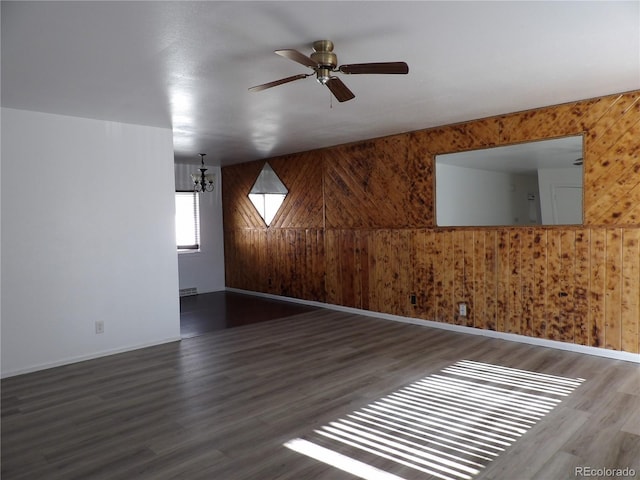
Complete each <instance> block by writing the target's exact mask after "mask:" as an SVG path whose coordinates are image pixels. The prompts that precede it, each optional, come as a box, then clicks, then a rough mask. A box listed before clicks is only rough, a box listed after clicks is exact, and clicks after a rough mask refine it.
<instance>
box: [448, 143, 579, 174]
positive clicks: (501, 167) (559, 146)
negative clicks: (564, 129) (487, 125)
mask: <svg viewBox="0 0 640 480" xmlns="http://www.w3.org/2000/svg"><path fill="white" fill-rule="evenodd" d="M437 159H438V160H437V161H438V163H441V164H444V165H454V166H456V167H466V168H475V169H478V170H488V171H494V172H505V173H514V174H532V173H536V172H537V171H538V170H539V169H548V168H571V167H573V166H575V165H574V164H575V162H576V161H577V160H580V159H582V135H575V136H572V137H564V138H555V139H552V140H541V141H538V142H527V143H519V144H515V145H506V146H503V147H491V148H485V149H481V150H470V151H468V152H457V153H449V154H444V155H438V157H437Z"/></svg>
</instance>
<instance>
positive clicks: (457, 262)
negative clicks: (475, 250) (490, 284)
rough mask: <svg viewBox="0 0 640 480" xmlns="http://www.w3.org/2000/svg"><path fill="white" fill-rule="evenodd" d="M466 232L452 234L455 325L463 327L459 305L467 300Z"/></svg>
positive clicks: (457, 231) (456, 231)
mask: <svg viewBox="0 0 640 480" xmlns="http://www.w3.org/2000/svg"><path fill="white" fill-rule="evenodd" d="M464 233H465V232H464V230H455V231H454V232H453V233H452V243H453V248H452V250H453V254H452V255H453V265H452V267H451V268H452V269H453V296H452V302H451V306H452V313H453V323H454V324H456V325H462V324H464V323H466V322H465V318H464V317H461V316H460V315H459V310H458V303H459V302H462V301H464V300H466V295H465V290H464V283H465V281H464V280H465V274H466V272H465V268H464V267H465V264H464V253H465V252H464V247H465V245H464Z"/></svg>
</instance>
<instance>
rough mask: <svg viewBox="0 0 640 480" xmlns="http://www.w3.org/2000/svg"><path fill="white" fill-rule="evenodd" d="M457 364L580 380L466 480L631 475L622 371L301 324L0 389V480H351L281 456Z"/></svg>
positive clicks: (504, 349) (561, 356) (629, 385)
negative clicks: (586, 468)
mask: <svg viewBox="0 0 640 480" xmlns="http://www.w3.org/2000/svg"><path fill="white" fill-rule="evenodd" d="M248 301H250V297H248ZM461 360H470V361H474V362H481V363H483V364H486V365H487V366H488V367H487V368H494V367H492V366H495V368H497V367H500V368H502V367H507V368H509V369H520V370H522V371H525V373H526V374H528V373H527V372H531V373H530V374H531V375H534V374H544V375H554V376H560V377H563V378H583V379H584V382H582V383H580V385H579V386H578V387H577V388H575V390H574V391H573V392H571V393H570V394H569V395H568V396H567V397H566V398H563V399H562V401H561V403H560V406H559V407H557V408H556V409H555V410H553V411H552V412H551V413H550V414H548V415H547V416H545V417H544V418H542V420H540V421H539V422H538V423H537V424H536V425H535V426H533V427H532V428H531V429H530V430H528V431H527V432H526V433H524V434H523V435H522V437H521V438H519V439H518V440H517V441H515V443H513V444H511V445H510V446H508V447H506V450H505V452H503V453H502V454H501V455H499V456H498V457H497V458H496V459H495V460H493V461H492V462H491V463H489V464H488V466H487V467H486V468H483V469H481V470H480V472H479V473H478V474H477V475H475V476H473V478H474V479H478V480H488V479H492V480H497V479H503V478H532V479H542V478H552V477H549V475H551V474H552V473H553V474H554V475H556V474H557V476H556V477H555V478H573V476H574V475H573V469H574V468H575V467H576V466H578V465H582V464H589V463H588V462H590V461H593V462H597V464H593V466H594V467H596V466H605V467H611V468H612V467H621V468H624V467H634V466H637V467H638V468H637V469H638V471H640V465H637V461H636V459H638V458H640V442H639V441H638V439H639V436H638V414H639V413H640V412H639V411H638V408H637V405H639V404H640V385H639V383H638V380H640V376H639V375H640V370H639V368H640V367H639V366H638V365H636V364H632V363H628V362H622V361H616V360H608V359H603V358H598V357H591V356H587V355H582V354H578V353H571V352H562V351H557V350H552V349H548V348H542V347H536V346H532V345H523V344H518V343H511V342H507V341H503V340H498V339H493V338H488V337H479V336H474V335H465V334H461V333H455V332H450V331H445V330H436V329H430V328H427V327H423V326H419V325H411V324H404V323H399V322H392V321H388V320H383V319H378V318H373V317H365V316H360V315H355V314H350V313H344V312H337V311H329V310H324V309H317V310H314V311H309V312H303V313H299V314H296V315H291V316H287V317H286V318H279V319H274V320H270V321H267V322H262V323H253V324H247V325H244V326H241V327H237V328H231V329H227V330H219V331H215V332H210V333H206V334H205V335H202V336H198V337H193V338H185V339H183V340H182V341H181V342H176V343H171V344H165V345H160V346H156V347H151V348H146V349H141V350H136V351H132V352H126V353H122V354H118V355H112V356H109V357H103V358H99V359H95V360H90V361H86V362H81V363H77V364H73V365H67V366H63V367H58V368H52V369H50V370H45V371H40V372H35V373H32V374H27V375H21V376H17V377H12V378H7V379H4V380H2V384H1V387H2V391H1V395H2V397H1V410H2V423H1V427H2V428H1V443H2V445H1V447H2V451H1V455H2V458H1V469H2V471H1V474H2V478H3V480H23V479H29V480H33V479H46V480H52V479H53V480H57V479H60V480H62V479H64V480H69V479H75V478H78V479H90V480H94V479H107V478H108V479H122V480H124V479H130V478H136V479H141V480H163V479H170V478H178V479H184V478H188V479H189V480H197V479H211V478H216V479H224V480H244V479H247V480H248V479H251V480H255V479H260V480H274V479H282V480H300V479H304V480H328V479H330V480H347V479H352V478H354V477H353V475H351V474H349V473H346V472H343V471H341V470H339V469H337V468H336V467H334V466H332V465H330V464H327V463H324V462H321V461H318V460H314V459H312V458H309V457H307V456H305V455H303V454H301V453H298V452H295V451H292V450H290V449H289V448H286V447H285V446H284V445H285V443H287V442H288V441H290V440H293V439H296V438H311V437H312V436H313V435H316V434H315V433H314V432H315V431H317V430H318V429H321V428H324V426H327V425H331V424H332V422H335V421H337V420H338V419H343V418H346V419H348V418H350V417H349V415H352V414H353V412H356V411H359V410H360V409H362V408H365V407H367V406H368V405H371V404H373V403H374V402H378V401H379V400H380V399H381V398H383V397H385V396H388V395H390V394H395V393H394V392H397V391H399V390H400V389H403V388H405V387H406V386H407V385H410V384H412V383H414V382H416V381H418V380H420V379H424V378H437V376H438V375H442V373H441V372H442V371H444V370H445V369H447V368H449V367H450V366H451V365H453V364H455V363H456V362H460V361H461ZM497 378H501V377H497ZM475 381H477V382H485V383H486V382H490V381H494V380H475ZM505 388H511V389H513V392H514V394H515V392H517V391H524V390H522V388H520V387H514V386H511V387H505ZM455 402H456V401H455V400H447V405H448V406H447V407H445V408H453V409H454V410H456V411H459V410H460V408H456V407H455ZM482 424H483V425H486V426H491V425H492V423H491V421H489V420H483V421H482ZM316 436H317V435H316ZM313 438H315V437H313ZM318 438H319V437H318ZM317 442H319V443H322V440H317ZM323 445H325V446H331V448H334V449H337V450H340V451H342V452H343V453H344V452H347V453H349V454H350V455H356V456H357V457H358V458H359V459H361V460H363V459H364V460H366V461H367V462H368V463H369V464H370V465H372V466H376V467H377V468H381V469H382V470H384V471H386V472H390V473H392V474H394V475H396V476H398V477H399V478H402V479H404V480H413V479H420V480H429V479H436V478H440V480H442V478H441V477H438V476H436V475H431V474H427V473H425V472H422V471H419V470H416V469H415V468H414V467H412V466H410V465H407V464H403V463H401V462H400V463H399V462H397V461H394V460H391V459H388V458H385V457H383V456H380V455H378V454H373V453H371V452H365V451H362V450H359V449H357V448H354V447H352V446H349V445H346V444H345V445H343V446H342V447H336V446H335V442H333V443H332V442H331V441H328V440H326V441H325V443H323ZM409 463H410V462H409ZM522 472H525V473H524V474H523V475H521V474H522ZM505 475H506V476H505ZM518 475H520V476H518Z"/></svg>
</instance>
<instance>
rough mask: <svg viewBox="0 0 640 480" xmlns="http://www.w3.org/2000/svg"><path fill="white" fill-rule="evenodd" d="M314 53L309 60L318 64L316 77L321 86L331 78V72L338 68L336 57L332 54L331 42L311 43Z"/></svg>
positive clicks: (319, 41)
mask: <svg viewBox="0 0 640 480" xmlns="http://www.w3.org/2000/svg"><path fill="white" fill-rule="evenodd" d="M313 50H314V52H313V53H312V54H311V56H310V58H311V60H313V61H314V62H316V63H317V64H318V68H317V69H316V75H317V79H318V82H320V83H322V84H323V85H324V84H325V83H327V82H328V81H329V79H330V78H331V72H332V71H334V70H335V68H336V67H337V66H338V56H337V55H336V54H335V53H333V42H332V41H331V40H318V41H316V42H313Z"/></svg>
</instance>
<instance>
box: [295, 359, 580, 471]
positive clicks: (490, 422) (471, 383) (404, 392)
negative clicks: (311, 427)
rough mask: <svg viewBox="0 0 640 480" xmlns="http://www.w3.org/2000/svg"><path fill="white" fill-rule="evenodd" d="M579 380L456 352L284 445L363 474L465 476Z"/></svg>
mask: <svg viewBox="0 0 640 480" xmlns="http://www.w3.org/2000/svg"><path fill="white" fill-rule="evenodd" d="M582 382H584V379H582V378H566V377H560V376H555V375H547V374H542V373H537V372H531V371H527V370H520V369H514V368H509V367H503V366H499V365H492V364H488V363H480V362H474V361H470V360H461V361H459V362H456V363H455V364H453V365H451V366H449V367H446V368H444V369H442V370H440V371H439V372H438V373H434V374H432V375H429V376H427V377H425V378H422V379H420V380H418V381H416V382H414V383H412V384H410V385H408V386H406V387H404V388H402V389H400V390H398V391H396V392H393V393H391V394H389V395H387V396H385V397H383V398H381V399H379V400H377V401H375V402H373V403H371V404H369V405H367V406H366V407H363V408H361V409H360V410H357V411H355V412H352V413H351V414H349V415H347V416H346V417H345V418H342V419H339V420H336V421H334V422H330V423H329V424H328V425H325V426H323V427H321V428H320V429H318V430H315V431H314V432H313V433H312V434H309V435H307V436H305V438H296V439H293V440H291V441H289V442H286V443H285V444H284V446H286V447H287V448H290V449H292V450H294V451H296V452H299V453H302V454H305V455H307V456H309V457H312V458H314V459H316V460H319V461H322V462H324V463H327V464H329V465H332V466H334V467H336V468H339V469H341V470H344V471H347V472H349V473H351V474H353V475H356V476H358V477H360V478H363V479H365V480H405V479H404V477H401V476H399V475H396V474H394V473H392V472H390V471H388V470H391V469H392V468H394V467H393V465H396V466H402V467H398V468H406V467H408V468H409V469H411V470H415V471H417V472H421V473H422V474H428V475H432V476H433V477H436V478H440V479H442V480H471V479H472V478H473V477H474V476H475V475H477V474H478V473H480V471H481V470H482V469H483V468H485V467H486V466H487V464H488V463H489V462H491V461H492V460H493V459H494V458H496V457H497V456H498V455H500V453H501V452H503V451H504V450H505V449H506V448H507V447H509V445H511V444H512V443H513V442H515V441H516V440H517V439H518V438H519V437H521V436H522V435H524V434H525V433H526V432H527V431H528V430H529V429H530V428H531V427H533V426H534V425H535V424H536V423H537V422H538V421H539V420H541V419H542V418H543V417H544V416H545V415H546V414H548V413H549V412H551V411H552V410H553V409H554V408H555V407H556V406H557V405H558V404H559V403H560V402H561V401H562V398H563V397H566V396H568V395H570V394H571V392H572V391H573V390H574V389H575V388H576V387H578V386H579V385H580V384H581V383H582ZM390 462H391V463H390Z"/></svg>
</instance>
